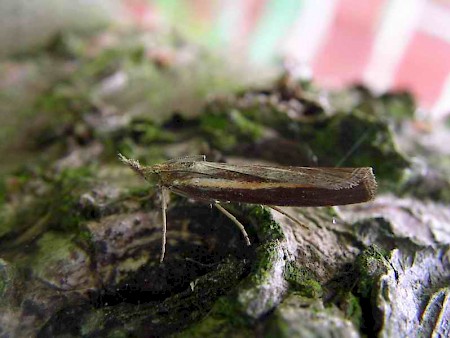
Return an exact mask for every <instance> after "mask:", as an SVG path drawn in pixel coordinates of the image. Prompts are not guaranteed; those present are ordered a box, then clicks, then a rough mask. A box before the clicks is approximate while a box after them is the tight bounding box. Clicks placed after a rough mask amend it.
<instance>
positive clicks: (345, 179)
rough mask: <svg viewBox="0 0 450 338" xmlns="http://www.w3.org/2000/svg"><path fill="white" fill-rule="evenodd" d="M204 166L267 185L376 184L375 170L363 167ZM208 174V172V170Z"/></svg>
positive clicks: (336, 187)
mask: <svg viewBox="0 0 450 338" xmlns="http://www.w3.org/2000/svg"><path fill="white" fill-rule="evenodd" d="M198 163H200V166H205V169H206V168H208V167H209V168H213V169H216V170H223V171H230V172H234V173H238V174H241V175H245V176H249V177H253V178H257V179H260V180H261V181H264V182H283V183H292V184H296V185H304V186H305V187H307V186H314V187H318V188H325V189H333V190H339V189H347V188H351V187H354V186H356V185H358V184H360V183H361V181H363V180H367V179H368V180H369V181H371V182H372V181H373V184H376V183H374V182H375V178H374V176H373V173H372V169H371V168H369V167H362V168H317V167H273V166H262V165H252V166H249V165H233V164H226V163H216V162H198ZM206 171H207V170H206Z"/></svg>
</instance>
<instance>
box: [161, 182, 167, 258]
mask: <svg viewBox="0 0 450 338" xmlns="http://www.w3.org/2000/svg"><path fill="white" fill-rule="evenodd" d="M167 193H168V190H167V189H166V188H164V187H162V188H161V195H162V196H161V204H162V206H161V211H162V241H161V257H160V259H159V262H160V263H162V262H163V261H164V255H165V254H166V235H167V216H166V212H167V204H166V203H167V201H166V194H167Z"/></svg>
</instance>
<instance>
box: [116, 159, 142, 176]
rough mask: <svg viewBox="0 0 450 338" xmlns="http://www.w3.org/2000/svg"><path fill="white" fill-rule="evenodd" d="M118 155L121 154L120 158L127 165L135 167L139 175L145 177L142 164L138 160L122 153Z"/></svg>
mask: <svg viewBox="0 0 450 338" xmlns="http://www.w3.org/2000/svg"><path fill="white" fill-rule="evenodd" d="M118 156H119V160H121V161H122V162H123V163H125V164H126V165H128V166H130V168H131V169H133V170H134V171H135V172H137V173H138V174H139V175H141V176H142V177H143V178H145V176H144V173H143V170H142V166H141V164H140V163H139V161H138V160H133V159H131V158H126V157H125V156H123V155H122V154H121V153H119V154H118Z"/></svg>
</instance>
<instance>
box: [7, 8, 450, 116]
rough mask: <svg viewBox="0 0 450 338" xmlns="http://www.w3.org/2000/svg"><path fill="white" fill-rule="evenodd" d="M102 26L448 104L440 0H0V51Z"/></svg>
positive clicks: (438, 107) (447, 15) (434, 109)
mask: <svg viewBox="0 0 450 338" xmlns="http://www.w3.org/2000/svg"><path fill="white" fill-rule="evenodd" d="M105 25H109V26H110V27H111V26H114V27H128V28H129V27H130V26H131V27H138V29H139V30H144V31H145V30H147V31H155V30H161V29H162V30H164V29H166V30H167V29H171V30H175V31H178V32H180V34H182V35H183V36H185V37H188V38H189V39H191V40H192V41H195V42H197V43H199V44H201V45H204V46H206V47H208V48H211V49H213V50H215V51H217V53H221V54H222V55H223V57H224V59H223V60H224V62H229V63H230V64H233V63H235V64H241V65H242V64H246V65H249V66H250V67H251V68H252V69H256V72H257V73H258V72H259V70H262V73H264V74H266V73H268V72H270V69H279V68H280V67H284V68H285V69H288V70H289V71H290V72H291V73H292V74H295V75H297V76H301V77H304V78H313V79H314V80H315V81H316V83H317V84H318V85H320V86H323V87H324V88H340V87H342V86H346V85H349V84H354V83H364V84H366V85H368V86H369V87H370V88H371V89H372V90H373V91H374V92H375V93H382V92H385V91H387V90H408V91H411V92H412V93H413V94H414V95H415V97H416V99H417V100H418V103H419V107H420V108H421V109H420V110H419V112H418V113H419V115H418V116H420V117H421V118H424V119H430V120H441V119H442V118H444V117H445V116H448V112H449V110H450V1H448V0H409V1H402V0H366V1H358V0H316V1H305V0H242V1H234V0H76V1H74V0H34V1H26V0H1V1H0V44H1V46H2V48H1V49H0V55H2V56H3V57H5V56H10V55H15V54H17V53H23V52H29V51H30V50H33V48H37V47H39V46H43V45H45V44H47V43H48V42H49V41H50V40H51V39H52V38H54V36H55V35H56V34H57V33H60V32H64V31H73V30H75V31H84V32H89V31H92V30H94V29H98V28H100V27H104V26H105ZM277 67H278V68H277ZM0 71H1V72H5V73H3V74H2V80H1V83H0V89H2V87H3V88H4V87H7V86H11V85H14V84H15V81H17V76H18V74H17V73H16V72H11V68H6V67H5V66H4V65H3V66H2V67H1V68H0ZM244 77H245V76H244Z"/></svg>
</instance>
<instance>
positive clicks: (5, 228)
mask: <svg viewBox="0 0 450 338" xmlns="http://www.w3.org/2000/svg"><path fill="white" fill-rule="evenodd" d="M37 181H38V182H39V184H43V185H44V188H43V189H44V190H46V192H45V194H43V195H40V196H33V197H32V198H31V199H30V202H29V203H26V204H24V205H20V206H19V207H18V208H17V209H16V210H15V211H14V213H12V214H11V215H9V216H8V217H6V219H5V222H4V223H3V224H2V225H1V226H2V227H1V230H0V233H1V234H2V235H6V234H8V233H10V232H15V233H18V234H20V235H18V236H17V237H16V239H15V241H14V242H10V243H9V244H8V245H12V246H21V245H24V244H25V243H28V242H30V241H32V240H33V239H35V238H37V237H38V236H39V235H40V234H41V233H42V232H44V231H45V230H46V229H53V230H57V231H64V232H72V233H77V232H78V230H79V225H80V224H81V223H82V222H83V221H85V220H87V219H90V218H91V217H92V214H90V213H83V211H82V209H80V207H79V198H80V195H81V194H82V193H83V192H84V191H85V190H84V189H87V187H88V186H89V185H90V184H92V171H91V169H90V168H88V167H82V168H77V169H67V170H64V171H62V172H61V173H59V174H57V175H56V176H43V177H41V178H40V179H37Z"/></svg>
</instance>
